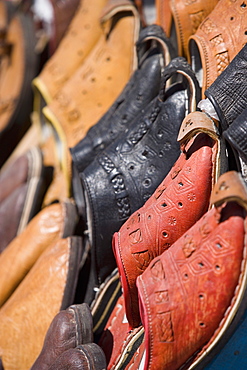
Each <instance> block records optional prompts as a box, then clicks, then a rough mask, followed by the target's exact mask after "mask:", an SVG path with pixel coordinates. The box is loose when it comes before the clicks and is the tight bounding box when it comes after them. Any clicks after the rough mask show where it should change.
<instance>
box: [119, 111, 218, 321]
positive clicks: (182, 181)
mask: <svg viewBox="0 0 247 370" xmlns="http://www.w3.org/2000/svg"><path fill="white" fill-rule="evenodd" d="M207 121H208V122H207ZM199 122H200V124H199ZM195 123H196V124H195ZM197 124H198V126H197V127H194V130H193V125H195V126H196V125H197ZM188 126H190V130H191V131H190V137H191V138H190V139H189V141H188V142H187V143H186V145H184V143H183V142H182V140H181V154H180V156H179V158H178V160H177V161H176V163H175V164H174V165H173V167H172V168H171V170H170V172H169V173H168V174H167V176H165V178H164V180H163V181H162V182H161V184H160V185H159V186H158V188H157V189H156V190H155V192H154V194H153V195H152V196H151V197H150V198H149V199H148V200H147V201H146V203H145V204H144V205H143V207H141V208H139V209H138V210H137V211H136V212H134V213H133V214H132V215H131V217H130V218H129V219H128V220H127V221H126V222H125V223H124V224H123V225H122V227H121V228H120V230H119V231H118V232H117V233H115V234H114V236H113V242H112V244H113V250H114V254H115V257H116V262H117V266H118V268H119V273H120V279H121V282H122V287H123V295H124V300H125V307H126V315H127V319H128V322H129V324H130V326H131V327H136V326H139V325H140V316H139V307H138V293H137V288H136V279H137V277H138V276H139V275H141V274H142V273H143V271H145V269H146V268H147V266H148V265H149V264H150V262H151V261H152V260H153V259H154V258H155V257H157V256H158V255H160V254H162V253H163V252H164V250H167V249H168V248H170V246H171V245H172V244H173V243H174V242H175V241H176V240H177V239H178V238H179V237H180V236H182V235H183V234H184V233H185V232H186V231H187V230H188V229H189V228H190V227H191V226H192V225H193V224H194V223H195V222H196V221H197V220H198V219H199V218H200V217H201V216H202V215H203V214H204V213H205V212H206V211H207V210H208V207H209V200H210V195H211V191H212V186H213V185H214V183H215V181H216V180H217V179H216V171H215V169H216V168H217V167H218V166H219V164H218V163H217V162H218V155H219V151H220V143H219V138H218V136H217V134H216V130H215V127H214V124H213V121H212V120H211V119H210V118H209V117H207V116H206V114H204V113H201V112H194V113H191V114H189V115H188V116H187V117H186V118H185V119H184V121H183V123H182V126H181V130H180V132H181V131H182V132H184V131H185V129H186V128H187V127H188ZM199 126H200V129H199ZM209 126H211V127H210V128H209ZM198 129H199V130H198ZM208 130H210V132H211V135H210V136H212V137H210V136H208V134H207V133H208ZM198 132H200V133H198ZM179 136H180V135H179ZM202 194H203V199H202V198H201V195H202Z"/></svg>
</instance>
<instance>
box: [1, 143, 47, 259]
mask: <svg viewBox="0 0 247 370" xmlns="http://www.w3.org/2000/svg"><path fill="white" fill-rule="evenodd" d="M5 171H6V173H5ZM50 181H51V176H50V171H49V170H48V169H47V168H45V166H44V165H43V158H42V153H41V151H40V150H39V148H37V147H34V148H32V149H30V150H29V151H28V152H27V153H25V154H23V155H22V156H20V157H19V158H18V159H17V160H16V161H15V162H13V163H12V164H11V165H10V166H9V167H7V168H6V169H5V170H4V171H3V172H2V173H1V175H0V189H1V195H2V196H0V198H2V199H1V200H0V240H1V241H0V252H2V251H3V250H4V249H5V248H6V247H7V245H8V244H9V243H10V242H11V241H12V240H13V239H14V237H15V236H17V235H19V234H20V233H21V232H22V231H23V229H24V228H25V227H26V225H27V224H28V223H29V221H30V220H31V219H32V218H33V217H34V216H35V215H36V214H37V213H38V212H39V211H40V209H41V206H42V202H43V197H44V194H45V192H46V190H47V187H48V186H49V184H50Z"/></svg>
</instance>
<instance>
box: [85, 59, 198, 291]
mask: <svg viewBox="0 0 247 370" xmlns="http://www.w3.org/2000/svg"><path fill="white" fill-rule="evenodd" d="M180 72H181V73H184V74H185V75H186V76H187V78H185V81H184V83H183V84H180V83H174V84H173V85H172V86H171V87H170V88H169V89H168V90H167V91H165V86H166V82H167V81H168V80H169V79H170V77H172V76H174V75H176V74H177V73H178V74H179V73H180ZM163 77H164V81H163V82H164V83H163V84H162V89H161V90H160V94H159V96H157V97H156V98H155V99H154V100H153V101H152V102H151V103H150V104H149V106H148V107H147V109H146V110H145V111H144V113H142V112H140V114H139V116H137V117H136V119H135V120H134V121H133V122H132V124H131V126H130V128H129V130H127V131H126V132H124V133H123V134H122V135H120V137H119V138H117V139H116V140H115V141H114V142H113V143H112V144H111V145H109V146H108V147H107V148H106V150H104V151H102V152H101V153H99V155H98V156H97V157H96V158H95V160H94V161H93V162H91V163H90V165H89V166H88V167H87V168H86V169H85V170H84V171H83V172H82V173H81V175H80V176H81V182H82V188H83V189H84V196H85V202H86V214H85V219H86V220H87V222H88V231H89V242H90V244H91V246H92V269H93V275H94V280H95V284H96V285H98V284H100V283H101V282H103V281H104V279H105V278H106V277H107V276H108V275H109V274H110V273H111V271H112V270H113V269H114V268H115V264H116V262H115V258H114V255H113V252H112V247H111V241H112V236H113V234H114V232H115V231H118V230H119V228H120V227H121V225H122V224H123V223H124V222H125V221H126V220H127V219H128V218H129V216H130V215H131V214H132V213H133V212H134V211H136V210H137V209H138V208H140V207H141V206H142V205H143V204H144V202H145V201H147V199H148V198H149V197H150V196H151V195H152V193H153V192H154V190H155V189H156V187H157V186H158V185H159V184H160V182H161V181H162V180H163V178H164V176H165V175H166V174H167V173H168V172H169V170H170V168H171V167H172V165H173V164H174V162H175V161H176V159H177V158H178V156H179V154H180V147H179V143H178V142H177V135H178V131H179V128H180V125H181V123H182V120H183V119H184V117H185V116H186V106H185V104H186V102H187V97H188V96H189V99H190V103H191V105H190V107H189V110H193V109H194V108H193V107H194V106H195V105H194V104H195V101H196V100H197V99H196V96H195V95H194V93H195V91H198V90H197V88H196V80H193V72H192V71H191V69H190V67H189V65H188V64H187V62H186V61H185V59H184V58H175V59H173V61H172V62H171V63H170V64H169V65H168V66H167V67H166V68H165V72H164V76H163ZM190 84H191V86H189V85H190ZM192 86H193V88H192ZM190 87H191V90H190ZM188 89H189V91H188ZM187 92H188V95H187ZM192 101H193V103H192Z"/></svg>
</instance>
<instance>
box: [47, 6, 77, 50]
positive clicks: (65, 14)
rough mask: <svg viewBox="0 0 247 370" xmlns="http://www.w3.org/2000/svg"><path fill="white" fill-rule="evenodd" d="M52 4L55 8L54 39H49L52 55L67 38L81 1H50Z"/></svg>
mask: <svg viewBox="0 0 247 370" xmlns="http://www.w3.org/2000/svg"><path fill="white" fill-rule="evenodd" d="M50 3H51V4H52V6H53V12H54V18H53V28H52V37H50V39H49V49H50V54H51V55H52V54H53V53H54V52H55V50H56V49H57V47H58V45H59V43H60V42H61V40H62V39H63V37H64V36H65V34H66V32H67V29H68V27H69V25H70V22H71V21H72V19H73V17H74V15H75V13H76V10H77V8H78V6H79V4H80V0H65V1H56V0H50Z"/></svg>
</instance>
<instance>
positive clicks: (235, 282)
mask: <svg viewBox="0 0 247 370" xmlns="http://www.w3.org/2000/svg"><path fill="white" fill-rule="evenodd" d="M212 194H213V197H212V198H211V201H212V204H214V205H215V207H213V208H211V209H210V210H209V211H208V212H207V213H206V214H205V215H204V216H203V217H202V218H201V219H200V220H199V221H198V222H197V223H195V224H194V225H193V226H192V227H191V228H190V229H189V230H188V231H187V232H186V233H185V234H184V235H183V236H182V237H181V238H179V239H178V240H177V241H176V242H175V243H174V244H173V245H172V246H171V248H169V249H168V250H166V251H165V252H163V254H162V255H161V256H160V257H157V258H155V259H154V260H153V261H152V262H151V264H150V265H149V267H148V268H147V269H146V270H145V272H144V273H143V274H142V275H141V276H139V277H138V278H137V287H138V292H139V298H140V308H141V317H142V323H143V325H144V329H145V343H146V346H145V350H146V361H145V366H144V369H157V368H159V367H162V369H177V368H180V366H184V367H185V368H189V365H190V363H191V362H192V361H193V359H194V358H195V356H196V355H197V351H201V350H202V351H204V352H206V349H207V348H208V346H209V344H210V341H211V340H212V339H215V337H216V336H217V335H218V334H219V332H220V330H221V329H222V327H223V326H224V325H225V324H226V322H227V320H228V319H229V320H231V318H230V316H231V310H233V309H236V305H237V297H238V294H239V291H240V286H241V284H242V283H243V281H244V280H245V273H246V241H245V240H246V237H245V234H246V231H245V223H246V210H245V209H244V208H246V204H247V203H246V200H247V192H246V188H245V185H244V183H243V180H242V179H241V177H240V176H239V175H238V174H237V173H234V171H233V172H231V171H230V172H227V173H225V174H223V175H222V176H221V177H220V178H219V180H218V182H217V184H216V186H215V189H214V191H213V193H212ZM214 197H215V198H214ZM243 206H244V208H243ZM211 297H213V299H211ZM234 306H235V308H234ZM204 354H205V355H206V353H204Z"/></svg>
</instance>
